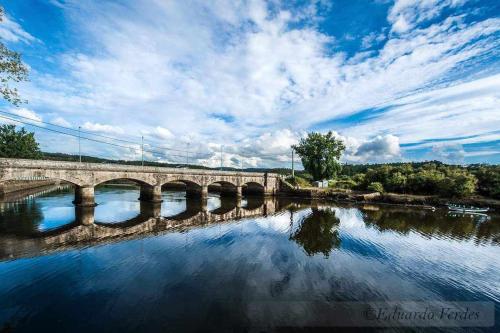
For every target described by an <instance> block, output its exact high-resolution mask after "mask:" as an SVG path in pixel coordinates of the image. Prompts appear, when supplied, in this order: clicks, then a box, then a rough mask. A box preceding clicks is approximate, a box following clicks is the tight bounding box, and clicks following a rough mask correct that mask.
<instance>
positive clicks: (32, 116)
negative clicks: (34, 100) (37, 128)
mask: <svg viewBox="0 0 500 333" xmlns="http://www.w3.org/2000/svg"><path fill="white" fill-rule="evenodd" d="M9 112H10V113H14V114H16V115H18V116H21V117H24V118H21V119H20V120H22V121H28V122H29V120H34V121H35V122H34V123H36V124H38V123H37V122H40V121H42V117H41V116H40V115H38V114H37V113H36V112H35V111H33V110H30V109H27V108H11V109H9ZM38 125H40V124H38Z"/></svg>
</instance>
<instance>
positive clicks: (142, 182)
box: [93, 174, 156, 186]
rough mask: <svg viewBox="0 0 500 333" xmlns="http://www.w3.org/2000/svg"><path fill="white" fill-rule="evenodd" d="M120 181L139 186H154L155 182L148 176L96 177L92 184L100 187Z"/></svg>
mask: <svg viewBox="0 0 500 333" xmlns="http://www.w3.org/2000/svg"><path fill="white" fill-rule="evenodd" d="M120 180H125V181H131V182H134V183H136V184H137V185H139V186H146V185H149V186H154V185H155V184H156V181H155V180H154V179H151V177H149V175H147V174H146V175H140V174H137V175H135V174H134V175H114V174H111V175H100V176H97V177H96V178H95V180H94V182H93V185H94V186H98V185H102V184H104V183H108V182H112V181H120Z"/></svg>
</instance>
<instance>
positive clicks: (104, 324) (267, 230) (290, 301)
mask: <svg viewBox="0 0 500 333" xmlns="http://www.w3.org/2000/svg"><path fill="white" fill-rule="evenodd" d="M138 196H139V192H138V189H136V188H134V187H125V186H102V187H99V188H97V189H96V202H97V203H99V205H98V206H97V207H96V208H95V209H90V210H89V209H87V210H84V211H81V210H78V209H75V208H74V206H73V204H72V200H73V190H72V189H71V188H67V187H61V188H58V189H56V188H53V189H51V190H50V191H45V192H42V193H41V194H39V195H32V196H29V197H26V198H15V199H10V200H9V199H8V200H4V202H1V203H0V331H3V330H5V331H9V330H12V331H15V332H33V331H39V332H45V331H49V330H50V331H54V332H66V331H71V332H97V331H106V332H109V331H126V332H146V331H224V330H231V331H232V330H237V331H239V330H244V329H254V330H256V331H260V330H264V331H266V330H273V329H276V328H278V327H304V326H305V327H319V326H324V327H330V326H334V324H335V322H337V323H339V325H341V326H353V325H354V323H353V322H349V320H347V319H348V318H347V319H346V318H345V317H339V316H340V315H339V313H341V312H338V313H336V312H335V311H336V310H335V309H336V305H339V304H351V305H352V304H354V305H353V306H354V308H356V305H357V304H364V303H365V302H418V304H425V303H426V302H481V304H485V306H486V307H488V306H490V307H491V311H492V312H493V313H492V314H491V315H494V316H495V317H496V322H497V323H496V325H494V324H493V323H490V324H487V325H483V326H484V327H475V328H473V329H472V330H473V331H488V332H498V331H500V326H499V324H498V320H499V319H498V318H500V217H499V216H498V215H495V214H489V215H488V216H462V215H450V214H449V213H448V212H447V211H445V210H441V209H438V210H436V211H430V210H425V209H419V208H405V207H398V206H382V205H381V206H376V205H365V206H363V205H354V204H345V203H344V204H342V203H319V202H299V201H292V200H263V199H262V200H261V199H255V198H244V199H243V200H242V202H241V204H237V203H235V202H234V200H231V199H225V198H220V197H219V196H218V195H216V194H210V196H209V199H208V204H207V210H208V213H207V212H206V211H200V210H197V208H196V207H198V206H197V204H196V202H195V203H194V204H193V203H191V202H190V200H187V201H186V198H185V195H184V193H183V192H175V191H165V192H163V199H164V201H163V203H161V205H155V206H154V207H152V206H148V205H145V204H141V203H140V202H139V201H138V200H137V198H138ZM200 207H201V205H200ZM474 304H476V303H474ZM478 304H479V303H478ZM356 309H357V308H356ZM329 311H332V312H331V315H329ZM353 311H354V310H353ZM363 315H365V317H366V313H363ZM347 317H349V316H347ZM353 318H356V314H353ZM365 319H366V318H365ZM368 319H370V318H368ZM372 319H373V318H371V319H370V320H372ZM359 323H360V326H366V327H369V326H370V325H368V324H366V321H365V322H363V323H361V322H359ZM492 325H493V326H492ZM421 329H424V328H421ZM398 330H403V331H404V330H406V329H405V328H398ZM417 330H420V328H419V329H417ZM456 330H458V328H454V329H453V331H456ZM464 330H465V329H464Z"/></svg>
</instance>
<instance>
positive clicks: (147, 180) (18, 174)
mask: <svg viewBox="0 0 500 333" xmlns="http://www.w3.org/2000/svg"><path fill="white" fill-rule="evenodd" d="M26 179H28V180H29V179H53V180H60V181H64V182H68V183H71V184H73V185H74V186H75V200H74V203H75V205H77V206H95V200H94V187H95V186H97V185H99V184H102V183H105V182H109V181H114V180H129V181H133V182H135V183H137V184H138V185H140V187H141V191H140V197H139V200H142V201H147V202H161V200H162V199H161V191H162V186H164V185H168V184H169V183H170V184H179V183H180V184H183V186H185V187H186V191H187V194H188V195H189V196H191V197H200V198H202V199H206V197H207V194H208V190H209V187H216V188H217V190H219V191H220V192H221V194H231V195H234V196H235V197H241V195H242V193H244V192H248V193H259V194H261V195H263V196H273V195H275V194H277V193H278V191H279V189H280V185H281V181H280V177H279V175H277V174H270V173H254V172H234V171H216V170H204V169H182V168H164V167H149V166H144V167H143V166H131V165H121V164H98V163H78V162H60V161H45V160H23V159H6V158H0V182H6V181H11V180H26Z"/></svg>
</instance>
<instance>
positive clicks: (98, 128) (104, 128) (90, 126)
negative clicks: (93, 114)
mask: <svg viewBox="0 0 500 333" xmlns="http://www.w3.org/2000/svg"><path fill="white" fill-rule="evenodd" d="M82 129H84V130H87V131H90V132H100V133H107V134H123V133H125V132H124V130H123V129H122V128H120V127H118V126H112V125H103V124H99V123H91V122H88V121H87V122H86V123H84V124H83V126H82Z"/></svg>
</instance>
